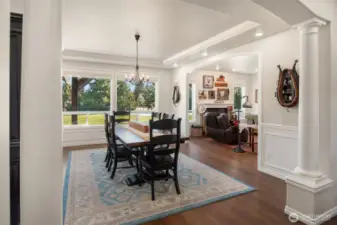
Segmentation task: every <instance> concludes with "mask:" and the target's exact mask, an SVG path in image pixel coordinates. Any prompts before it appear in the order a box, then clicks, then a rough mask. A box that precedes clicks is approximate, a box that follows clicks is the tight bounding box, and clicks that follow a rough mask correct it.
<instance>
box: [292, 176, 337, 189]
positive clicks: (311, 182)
mask: <svg viewBox="0 0 337 225" xmlns="http://www.w3.org/2000/svg"><path fill="white" fill-rule="evenodd" d="M286 183H287V184H290V185H292V186H295V187H298V188H301V189H304V190H306V191H309V192H312V193H318V192H320V191H322V190H324V189H327V188H329V187H331V186H332V185H333V181H332V180H331V179H330V178H328V177H326V176H322V177H319V178H311V177H306V176H303V175H299V174H292V175H289V176H287V177H286Z"/></svg>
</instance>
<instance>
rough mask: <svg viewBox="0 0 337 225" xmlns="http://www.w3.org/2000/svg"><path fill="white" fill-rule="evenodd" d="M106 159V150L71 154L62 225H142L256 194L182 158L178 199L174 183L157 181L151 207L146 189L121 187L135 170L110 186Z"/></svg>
mask: <svg viewBox="0 0 337 225" xmlns="http://www.w3.org/2000/svg"><path fill="white" fill-rule="evenodd" d="M104 157H105V152H104V150H89V151H84V150H83V151H75V152H73V153H72V154H69V161H68V167H67V170H66V176H65V184H64V185H65V186H64V193H63V197H64V198H63V206H64V207H63V208H64V211H63V213H64V224H65V225H103V224H104V225H115V224H123V225H126V224H128V225H129V224H142V223H145V222H148V221H151V220H155V219H159V218H163V217H166V216H168V215H171V214H175V213H179V212H182V211H185V210H190V209H193V208H196V207H200V206H203V205H206V204H210V203H212V202H215V201H219V200H224V199H228V198H231V197H234V196H238V195H241V194H244V193H247V192H250V191H253V190H255V189H254V188H253V187H250V186H248V185H246V184H243V183H242V182H240V181H237V180H235V179H233V178H231V177H229V176H227V175H226V174H224V173H222V172H219V171H217V170H215V169H212V168H210V167H208V166H206V165H205V164H202V163H200V162H198V161H196V160H194V159H191V158H190V157H188V156H186V155H184V154H180V155H179V172H178V174H179V184H180V190H181V194H180V195H177V194H176V190H175V187H174V183H173V181H172V180H169V181H157V182H156V183H155V191H156V200H155V201H151V189H150V186H149V185H148V184H143V185H142V187H139V186H133V187H128V186H127V185H126V184H125V182H124V181H125V178H126V177H127V176H128V175H130V174H134V173H135V172H136V169H135V168H131V169H117V172H116V175H115V178H114V180H111V179H110V173H109V172H107V169H106V168H105V163H104Z"/></svg>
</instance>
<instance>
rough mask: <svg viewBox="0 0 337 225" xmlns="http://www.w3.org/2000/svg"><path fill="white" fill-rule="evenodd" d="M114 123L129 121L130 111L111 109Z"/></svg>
mask: <svg viewBox="0 0 337 225" xmlns="http://www.w3.org/2000/svg"><path fill="white" fill-rule="evenodd" d="M113 115H114V118H115V122H116V123H123V122H129V121H130V120H131V112H130V111H113Z"/></svg>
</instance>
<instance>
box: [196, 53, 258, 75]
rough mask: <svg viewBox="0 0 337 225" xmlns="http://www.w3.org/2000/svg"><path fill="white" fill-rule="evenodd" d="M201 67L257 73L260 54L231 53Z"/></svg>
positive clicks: (241, 72)
mask: <svg viewBox="0 0 337 225" xmlns="http://www.w3.org/2000/svg"><path fill="white" fill-rule="evenodd" d="M199 69H202V70H213V71H221V72H235V73H239V74H256V73H257V71H258V56H257V55H255V54H239V55H229V56H227V57H225V58H222V59H220V60H217V61H214V62H213V63H210V64H208V65H207V66H203V67H201V68H199Z"/></svg>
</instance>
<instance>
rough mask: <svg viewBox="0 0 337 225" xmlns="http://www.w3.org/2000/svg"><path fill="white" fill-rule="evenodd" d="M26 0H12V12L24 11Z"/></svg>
mask: <svg viewBox="0 0 337 225" xmlns="http://www.w3.org/2000/svg"><path fill="white" fill-rule="evenodd" d="M23 1H24V0H10V2H11V12H15V13H21V14H22V13H23V10H24V2H23Z"/></svg>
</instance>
